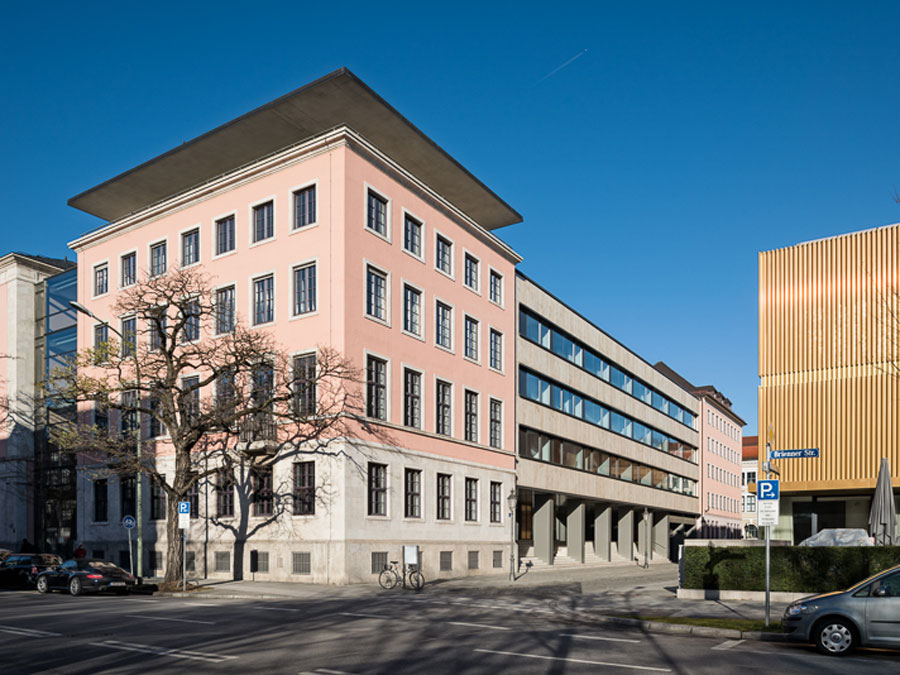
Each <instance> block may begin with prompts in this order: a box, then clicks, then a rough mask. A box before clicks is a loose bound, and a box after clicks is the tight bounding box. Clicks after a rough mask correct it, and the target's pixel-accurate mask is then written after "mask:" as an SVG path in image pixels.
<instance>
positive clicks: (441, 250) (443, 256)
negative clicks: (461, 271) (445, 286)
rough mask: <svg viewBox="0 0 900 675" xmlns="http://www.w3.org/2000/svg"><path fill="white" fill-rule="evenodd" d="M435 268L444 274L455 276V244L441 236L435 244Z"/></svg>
mask: <svg viewBox="0 0 900 675" xmlns="http://www.w3.org/2000/svg"><path fill="white" fill-rule="evenodd" d="M434 266H435V267H437V268H438V269H439V270H440V271H441V272H443V273H444V274H449V275H450V276H453V244H451V243H450V241H449V240H448V239H444V238H443V237H442V236H440V235H438V237H437V243H436V244H435V251H434Z"/></svg>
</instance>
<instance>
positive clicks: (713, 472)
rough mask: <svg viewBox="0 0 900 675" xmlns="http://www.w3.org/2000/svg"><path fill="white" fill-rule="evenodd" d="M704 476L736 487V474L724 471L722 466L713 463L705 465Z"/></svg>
mask: <svg viewBox="0 0 900 675" xmlns="http://www.w3.org/2000/svg"><path fill="white" fill-rule="evenodd" d="M706 477H707V478H710V479H712V480H714V481H718V482H719V483H724V484H725V485H731V486H734V487H737V484H738V475H737V474H736V473H732V472H731V471H726V470H725V469H723V468H722V467H720V466H716V465H715V464H707V465H706Z"/></svg>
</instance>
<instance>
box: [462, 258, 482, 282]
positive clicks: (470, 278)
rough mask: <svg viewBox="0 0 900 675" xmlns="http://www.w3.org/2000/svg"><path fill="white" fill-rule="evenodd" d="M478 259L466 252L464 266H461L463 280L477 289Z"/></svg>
mask: <svg viewBox="0 0 900 675" xmlns="http://www.w3.org/2000/svg"><path fill="white" fill-rule="evenodd" d="M478 266H479V263H478V260H477V259H476V258H475V257H474V256H473V255H470V254H469V253H466V256H465V261H464V268H463V272H464V273H463V281H464V283H465V284H466V286H468V287H469V288H471V289H472V290H475V291H477V290H478Z"/></svg>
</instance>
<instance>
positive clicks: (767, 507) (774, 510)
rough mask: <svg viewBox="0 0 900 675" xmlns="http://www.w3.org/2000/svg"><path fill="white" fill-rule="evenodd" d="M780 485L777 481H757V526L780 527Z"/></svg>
mask: <svg viewBox="0 0 900 675" xmlns="http://www.w3.org/2000/svg"><path fill="white" fill-rule="evenodd" d="M779 492H780V490H779V485H778V481H777V480H759V481H756V524H757V525H759V526H761V527H762V526H766V525H769V526H772V525H778V501H779V499H778V498H779Z"/></svg>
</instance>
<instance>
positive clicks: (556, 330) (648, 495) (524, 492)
mask: <svg viewBox="0 0 900 675" xmlns="http://www.w3.org/2000/svg"><path fill="white" fill-rule="evenodd" d="M516 306H517V310H518V316H519V331H518V335H517V338H516V353H517V357H516V360H517V362H518V378H519V396H518V398H517V402H516V420H517V424H518V456H519V463H518V479H519V484H518V497H519V499H518V535H517V536H518V542H519V551H520V554H521V556H522V557H523V558H525V559H533V560H534V561H537V562H542V563H545V564H558V563H563V562H565V563H572V562H575V563H584V562H587V561H610V560H627V561H632V560H635V559H637V560H639V561H643V560H644V559H645V558H649V559H668V558H669V557H670V540H671V537H672V535H673V534H676V535H677V534H678V533H683V532H684V530H685V528H690V527H691V526H693V524H694V522H695V521H696V519H697V517H698V516H699V499H698V493H697V481H698V479H699V477H700V476H699V470H698V465H697V462H698V459H699V453H698V442H699V434H698V431H697V415H698V402H697V399H696V398H694V397H693V396H692V395H691V394H690V393H689V392H687V391H685V390H684V389H683V388H681V387H680V386H679V385H678V384H676V383H675V382H673V381H672V380H671V379H669V378H668V377H666V376H664V375H663V374H662V373H660V372H659V371H658V370H656V369H655V368H654V367H653V366H651V365H650V364H649V363H647V362H646V361H644V360H643V359H641V358H640V357H639V356H638V355H636V354H635V353H633V352H632V351H630V350H629V349H628V348H626V347H625V346H624V345H622V344H621V343H619V342H617V341H616V340H614V339H613V338H611V337H610V336H609V335H607V334H606V333H604V332H603V331H602V330H600V329H599V328H597V327H596V326H595V325H594V324H592V323H591V322H590V321H588V320H587V319H585V318H584V317H582V316H581V315H580V314H578V313H577V312H576V311H574V310H573V309H571V308H570V307H568V306H567V305H565V304H564V303H563V302H562V301H560V300H559V299H557V298H555V297H554V296H552V295H551V294H550V293H548V292H547V291H546V290H544V289H543V288H541V287H540V286H538V285H537V284H536V283H535V282H534V281H532V280H531V279H529V278H528V277H526V276H524V275H523V274H521V273H520V274H517V276H516Z"/></svg>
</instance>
